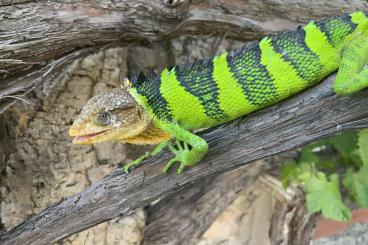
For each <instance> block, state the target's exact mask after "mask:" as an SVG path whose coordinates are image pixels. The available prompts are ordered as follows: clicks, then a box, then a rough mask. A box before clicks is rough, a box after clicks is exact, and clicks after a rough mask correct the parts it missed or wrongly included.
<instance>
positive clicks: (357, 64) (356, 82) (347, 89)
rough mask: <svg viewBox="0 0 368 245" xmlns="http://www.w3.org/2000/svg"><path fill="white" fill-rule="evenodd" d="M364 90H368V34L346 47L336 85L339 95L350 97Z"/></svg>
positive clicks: (357, 38) (335, 88)
mask: <svg viewBox="0 0 368 245" xmlns="http://www.w3.org/2000/svg"><path fill="white" fill-rule="evenodd" d="M364 88H368V32H366V33H362V34H361V35H360V36H358V37H356V38H355V39H353V40H352V41H350V42H349V43H348V44H347V45H346V46H345V47H344V49H343V52H342V57H341V64H340V67H339V71H338V73H337V77H336V81H335V83H334V90H335V93H336V94H338V95H349V94H352V93H355V92H358V91H360V90H362V89H364Z"/></svg>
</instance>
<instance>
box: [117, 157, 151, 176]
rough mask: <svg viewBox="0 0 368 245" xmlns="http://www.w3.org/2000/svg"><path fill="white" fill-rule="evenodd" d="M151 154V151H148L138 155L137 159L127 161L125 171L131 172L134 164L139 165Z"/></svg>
mask: <svg viewBox="0 0 368 245" xmlns="http://www.w3.org/2000/svg"><path fill="white" fill-rule="evenodd" d="M150 156H151V153H149V152H146V153H144V155H142V156H140V157H138V158H137V159H135V160H133V161H131V162H130V163H127V164H125V165H124V172H125V173H126V174H127V173H129V169H130V168H131V167H133V166H136V165H139V164H140V163H141V162H142V161H143V160H144V159H146V158H149V157H150Z"/></svg>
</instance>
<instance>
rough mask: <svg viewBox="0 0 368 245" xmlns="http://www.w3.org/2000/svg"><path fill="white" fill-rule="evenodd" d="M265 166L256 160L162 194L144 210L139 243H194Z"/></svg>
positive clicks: (263, 162)
mask: <svg viewBox="0 0 368 245" xmlns="http://www.w3.org/2000/svg"><path fill="white" fill-rule="evenodd" d="M269 168H270V165H269V164H267V163H266V162H265V161H258V162H255V163H254V164H253V165H248V166H244V167H242V168H241V169H239V170H236V171H231V172H229V173H226V174H223V175H220V176H218V177H211V178H207V179H205V180H204V181H203V182H198V183H195V184H194V185H193V186H189V187H187V188H185V189H184V190H182V191H180V192H178V193H173V194H171V195H168V196H166V197H165V198H163V199H162V200H160V202H159V203H157V204H154V205H153V206H152V207H149V208H148V209H147V226H146V228H145V232H144V241H143V244H147V245H150V244H196V243H197V242H198V241H199V239H200V238H201V236H202V235H203V233H204V232H205V231H206V230H207V229H208V227H209V226H210V225H211V224H212V223H213V222H214V220H215V219H216V218H217V216H218V215H219V214H220V213H222V212H223V211H224V210H226V208H227V207H228V206H229V205H230V204H231V203H232V202H233V201H234V200H235V198H236V197H237V196H238V195H239V193H240V192H241V191H242V190H243V189H244V188H246V187H247V186H250V185H251V184H252V183H253V182H254V181H255V180H257V178H258V177H259V175H260V174H262V173H264V172H265V171H266V170H267V169H269Z"/></svg>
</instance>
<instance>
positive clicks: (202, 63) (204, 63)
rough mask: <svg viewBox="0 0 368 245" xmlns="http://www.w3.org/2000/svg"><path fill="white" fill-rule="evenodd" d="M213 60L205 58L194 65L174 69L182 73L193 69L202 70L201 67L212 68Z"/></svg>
mask: <svg viewBox="0 0 368 245" xmlns="http://www.w3.org/2000/svg"><path fill="white" fill-rule="evenodd" d="M212 60H213V57H212V58H205V59H202V60H196V61H194V62H192V63H188V64H180V65H177V66H175V67H174V69H175V70H179V71H180V72H185V71H187V70H191V69H195V68H200V67H204V66H210V65H211V64H212Z"/></svg>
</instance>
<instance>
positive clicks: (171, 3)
mask: <svg viewBox="0 0 368 245" xmlns="http://www.w3.org/2000/svg"><path fill="white" fill-rule="evenodd" d="M184 2H189V1H186V0H163V4H164V5H165V7H167V8H176V7H178V6H179V5H181V4H183V3H184Z"/></svg>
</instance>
